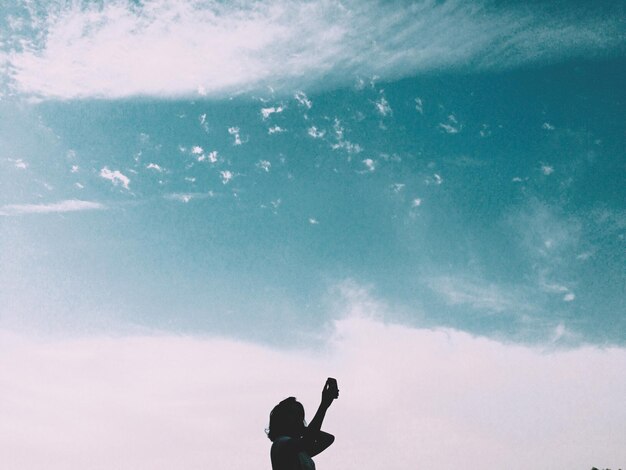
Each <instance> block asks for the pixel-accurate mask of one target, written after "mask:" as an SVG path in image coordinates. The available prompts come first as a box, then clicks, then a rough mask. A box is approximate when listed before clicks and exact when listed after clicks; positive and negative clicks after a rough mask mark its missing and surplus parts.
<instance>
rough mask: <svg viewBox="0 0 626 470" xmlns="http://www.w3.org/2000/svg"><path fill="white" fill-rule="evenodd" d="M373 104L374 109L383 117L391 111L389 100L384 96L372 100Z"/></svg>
mask: <svg viewBox="0 0 626 470" xmlns="http://www.w3.org/2000/svg"><path fill="white" fill-rule="evenodd" d="M374 105H376V110H377V111H378V112H379V114H380V115H381V116H383V117H385V116H388V115H390V114H391V113H392V111H391V106H389V102H388V101H387V100H386V99H385V97H384V96H381V97H380V99H378V100H377V101H374Z"/></svg>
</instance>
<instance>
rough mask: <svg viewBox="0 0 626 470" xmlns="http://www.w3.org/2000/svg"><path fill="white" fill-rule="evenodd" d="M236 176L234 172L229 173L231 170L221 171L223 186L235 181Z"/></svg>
mask: <svg viewBox="0 0 626 470" xmlns="http://www.w3.org/2000/svg"><path fill="white" fill-rule="evenodd" d="M234 176H235V175H234V174H233V172H232V171H229V170H224V171H220V178H222V183H223V184H228V183H229V182H230V180H232V179H233V177H234Z"/></svg>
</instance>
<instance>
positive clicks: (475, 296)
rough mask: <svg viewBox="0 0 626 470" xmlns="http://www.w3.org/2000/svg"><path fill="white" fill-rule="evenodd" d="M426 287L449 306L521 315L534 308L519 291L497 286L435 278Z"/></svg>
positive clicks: (476, 281)
mask: <svg viewBox="0 0 626 470" xmlns="http://www.w3.org/2000/svg"><path fill="white" fill-rule="evenodd" d="M426 283H427V284H428V286H429V287H430V288H431V289H432V290H433V291H435V292H437V293H438V294H439V295H440V296H441V297H442V298H443V300H444V301H445V302H446V303H447V304H449V305H469V306H471V307H472V308H475V309H479V310H484V311H487V312H496V313H500V312H505V311H509V312H513V313H523V312H527V311H528V310H532V309H533V308H534V307H533V305H532V303H531V302H529V301H528V300H527V299H526V298H525V296H523V295H521V294H520V292H519V288H515V287H512V286H510V287H506V286H501V285H498V284H495V283H490V282H486V281H484V280H482V279H479V278H468V277H458V276H438V277H433V278H430V279H427V281H426Z"/></svg>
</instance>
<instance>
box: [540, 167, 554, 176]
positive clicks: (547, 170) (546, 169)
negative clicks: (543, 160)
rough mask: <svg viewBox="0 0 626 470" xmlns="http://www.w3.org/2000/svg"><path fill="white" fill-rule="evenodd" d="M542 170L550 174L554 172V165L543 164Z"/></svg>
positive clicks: (547, 174) (545, 173)
mask: <svg viewBox="0 0 626 470" xmlns="http://www.w3.org/2000/svg"><path fill="white" fill-rule="evenodd" d="M541 172H542V173H543V174H544V175H546V176H550V175H551V174H552V173H554V167H552V166H550V165H541Z"/></svg>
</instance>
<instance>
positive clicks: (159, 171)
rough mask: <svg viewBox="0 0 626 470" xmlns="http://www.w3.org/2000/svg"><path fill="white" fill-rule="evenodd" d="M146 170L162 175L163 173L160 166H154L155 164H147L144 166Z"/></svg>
mask: <svg viewBox="0 0 626 470" xmlns="http://www.w3.org/2000/svg"><path fill="white" fill-rule="evenodd" d="M146 168H147V169H148V170H154V171H156V172H158V173H163V171H164V170H163V168H162V167H161V166H160V165H158V164H156V163H148V164H147V165H146Z"/></svg>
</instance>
